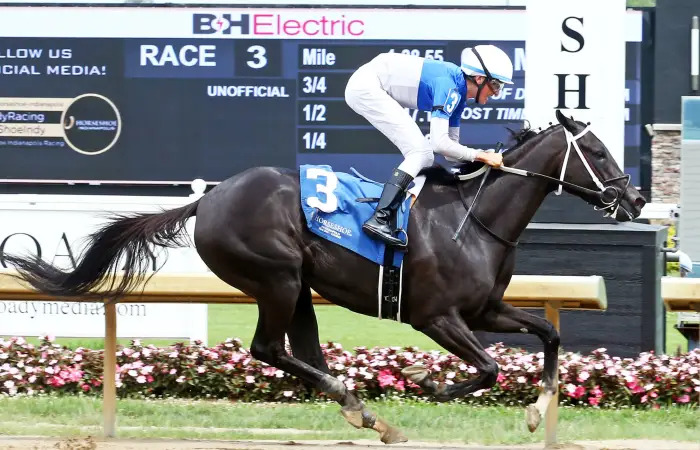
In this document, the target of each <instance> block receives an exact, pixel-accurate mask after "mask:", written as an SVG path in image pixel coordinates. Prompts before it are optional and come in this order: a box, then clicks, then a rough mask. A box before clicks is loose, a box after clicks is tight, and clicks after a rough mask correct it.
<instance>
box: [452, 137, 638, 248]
mask: <svg viewBox="0 0 700 450" xmlns="http://www.w3.org/2000/svg"><path fill="white" fill-rule="evenodd" d="M589 131H590V126H586V128H584V129H583V130H582V131H581V132H580V133H578V134H577V135H574V134H573V133H571V132H570V131H569V130H567V129H566V128H564V133H565V135H566V154H565V155H564V163H563V164H562V167H561V174H560V176H559V178H554V177H550V176H548V175H544V174H541V173H537V172H531V171H529V170H523V169H516V168H514V167H506V166H501V167H500V168H499V170H501V171H503V172H506V173H512V174H514V175H520V176H523V177H535V178H542V179H545V180H548V181H551V182H554V183H556V184H558V188H557V190H556V192H555V195H561V193H562V189H563V188H564V186H566V187H568V188H570V189H573V190H576V191H579V192H582V193H585V194H588V195H591V196H599V197H600V201H601V203H602V204H603V206H597V205H594V209H595V210H597V211H606V213H605V217H609V216H613V217H614V216H615V215H616V214H617V211H618V209H619V208H622V210H623V211H624V212H625V214H627V216H628V217H629V218H630V220H631V219H634V216H632V214H630V212H629V211H627V210H626V209H625V208H624V207H621V206H620V202H621V201H622V196H623V195H624V192H625V191H626V190H627V188H628V187H629V183H630V175H629V174H625V175H621V176H619V177H614V178H609V179H607V180H603V181H601V180H600V177H598V175H597V174H596V173H595V171H594V170H593V168H592V167H591V165H590V164H589V162H588V160H587V159H586V157H585V156H584V154H583V152H582V151H581V148H580V147H579V145H578V142H577V141H578V140H579V139H581V138H582V137H583V136H585V135H586V133H588V132H589ZM572 148H573V149H574V150H575V151H576V153H577V154H578V156H579V158H580V159H581V162H582V163H583V166H584V167H585V168H586V171H587V172H588V174H589V175H590V176H591V179H592V180H593V182H594V183H595V185H596V187H597V188H598V190H597V191H596V190H593V189H589V188H586V187H583V186H580V185H578V184H575V183H571V182H569V181H565V180H564V176H565V175H566V169H567V167H568V164H569V157H570V155H571V149H572ZM490 172H491V167H488V168H487V169H486V172H485V173H484V176H483V177H482V180H481V184H480V185H479V189H478V190H477V192H476V195H475V196H474V200H472V203H471V205H469V206H467V203H466V198H465V195H464V192H463V190H462V183H458V185H457V187H458V189H457V190H458V191H459V196H460V199H461V200H462V203H463V204H464V206H465V207H466V208H467V214H466V216H465V217H464V219H463V220H462V222H461V223H460V225H459V227H458V228H457V231H456V232H455V234H454V235H453V236H452V240H453V241H454V240H457V235H458V234H459V232H460V230H461V229H462V227H463V226H464V224H465V222H466V221H467V218H468V217H469V216H470V214H471V217H472V218H473V219H474V220H475V221H476V222H477V223H478V224H479V225H480V226H481V227H482V228H483V229H484V230H486V231H487V232H488V233H489V234H490V235H491V236H493V237H495V238H496V239H497V240H498V241H500V242H502V243H504V244H506V245H508V246H510V247H515V246H516V245H517V244H518V242H517V241H515V242H512V241H508V240H506V239H503V238H501V237H500V236H498V235H496V234H495V233H494V232H493V231H491V230H490V229H489V228H488V227H487V226H486V225H484V223H483V222H482V221H481V220H479V219H478V218H477V217H476V216H475V215H474V214H473V213H472V209H473V207H474V204H475V203H476V199H477V197H478V196H479V193H480V192H481V188H482V187H483V186H484V182H485V181H486V177H488V175H489V173H490ZM457 178H458V179H459V180H460V181H465V180H467V179H469V178H472V177H471V176H468V175H467V176H465V175H457ZM619 180H625V188H624V190H620V189H619V188H617V187H616V186H613V185H611V184H610V183H613V182H615V181H619ZM606 192H612V199H611V200H609V201H608V200H606Z"/></svg>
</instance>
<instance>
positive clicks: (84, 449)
mask: <svg viewBox="0 0 700 450" xmlns="http://www.w3.org/2000/svg"><path fill="white" fill-rule="evenodd" d="M291 448H293V449H294V450H297V449H298V450H320V449H328V448H331V449H339V450H360V449H388V448H398V449H402V450H425V449H443V450H462V449H466V450H510V449H513V450H535V449H537V450H539V449H542V448H544V446H543V445H542V444H539V445H537V444H528V445H500V446H480V445H461V444H450V443H437V442H411V443H405V444H397V445H392V446H390V447H389V446H386V445H384V444H382V443H379V442H375V441H365V440H356V441H338V440H328V441H296V440H290V441H270V440H259V441H257V440H256V441H197V440H166V439H133V440H132V439H107V440H104V439H93V438H86V439H85V438H74V439H51V438H42V437H8V436H4V437H3V436H0V449H8V450H9V449H14V450H29V449H32V450H48V449H51V450H117V449H119V450H146V449H148V450H166V449H168V450H169V449H173V450H185V449H192V450H214V449H247V450H290V449H291ZM551 448H555V449H561V450H631V449H634V450H700V442H698V443H692V442H677V441H652V440H618V441H580V442H573V443H569V444H559V445H557V446H555V447H551Z"/></svg>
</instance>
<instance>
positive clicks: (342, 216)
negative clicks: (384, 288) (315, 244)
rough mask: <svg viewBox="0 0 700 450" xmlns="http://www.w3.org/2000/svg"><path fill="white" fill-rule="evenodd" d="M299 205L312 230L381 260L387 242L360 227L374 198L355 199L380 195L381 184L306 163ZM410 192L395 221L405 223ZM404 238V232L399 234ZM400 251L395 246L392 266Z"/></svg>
mask: <svg viewBox="0 0 700 450" xmlns="http://www.w3.org/2000/svg"><path fill="white" fill-rule="evenodd" d="M299 183H300V185H301V208H302V210H303V211H304V216H305V218H306V225H307V226H308V227H309V230H310V231H311V232H313V233H314V234H316V235H318V236H321V237H322V238H324V239H327V240H329V241H331V242H334V243H336V244H338V245H341V246H343V247H345V248H347V249H348V250H351V251H353V252H355V253H357V254H359V255H361V256H363V257H365V258H367V259H369V260H370V261H373V262H374V263H376V264H379V265H382V264H383V262H384V251H385V249H386V245H385V244H384V243H383V242H381V241H379V240H375V239H373V238H371V237H369V236H368V235H367V234H366V233H365V232H364V231H362V224H363V223H364V222H365V221H366V220H367V219H369V218H370V217H371V216H372V214H373V213H374V208H375V207H376V205H377V203H376V202H370V203H367V202H358V201H356V199H358V198H367V197H371V198H379V197H380V196H381V195H382V189H383V186H382V185H378V184H376V183H373V182H369V181H365V180H363V179H361V178H358V177H356V176H354V175H350V174H347V173H344V172H334V171H333V169H332V168H331V166H329V165H311V164H305V165H302V166H301V167H300V170H299ZM410 209H411V194H407V195H406V199H405V200H404V202H403V204H402V206H401V207H399V209H398V216H397V218H398V219H397V220H398V221H397V223H398V224H399V228H403V229H404V230H406V229H407V227H408V217H409V213H410ZM399 237H400V238H402V239H403V240H404V241H405V240H406V236H405V235H403V233H402V234H400V235H399ZM403 255H404V252H403V251H399V250H398V249H396V251H395V253H394V261H393V265H394V267H400V266H401V261H402V260H403Z"/></svg>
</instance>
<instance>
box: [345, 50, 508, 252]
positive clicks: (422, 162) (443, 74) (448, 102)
mask: <svg viewBox="0 0 700 450" xmlns="http://www.w3.org/2000/svg"><path fill="white" fill-rule="evenodd" d="M512 78H513V64H512V63H511V61H510V58H509V57H508V55H506V54H505V52H503V50H501V49H499V48H498V47H495V46H493V45H477V46H476V47H474V48H470V49H467V50H466V51H465V52H464V53H463V57H462V66H461V68H460V67H458V66H457V65H455V64H453V63H451V62H445V61H438V60H434V59H425V58H421V57H419V56H412V55H406V54H401V53H381V54H379V55H378V56H376V57H375V58H374V59H373V60H372V61H370V62H368V63H367V64H365V65H363V66H362V67H360V68H359V69H357V71H355V73H353V74H352V76H351V77H350V79H349V80H348V84H347V86H346V88H345V101H346V102H347V104H348V105H349V106H350V107H351V108H352V109H353V110H354V111H355V112H356V113H358V114H360V115H361V116H363V117H364V118H365V119H367V120H368V121H369V123H371V124H372V125H373V126H374V127H375V128H376V129H378V130H379V131H381V132H382V133H383V134H384V135H385V136H386V137H387V138H389V140H391V142H393V143H394V145H396V146H397V147H398V148H399V150H400V151H401V153H402V154H403V156H404V160H403V162H402V163H401V164H399V166H398V167H397V168H395V169H394V171H393V173H392V176H391V178H390V179H389V181H388V182H386V183H385V184H384V189H383V191H382V195H381V198H380V199H379V203H378V204H377V207H376V209H375V211H374V214H373V215H372V217H371V218H370V219H369V220H367V221H366V222H365V223H364V225H363V226H362V229H363V230H364V231H365V233H367V234H369V235H370V236H372V237H374V238H377V239H380V240H382V241H384V242H386V243H387V244H391V245H394V246H397V247H405V244H404V242H403V241H402V240H401V239H399V238H398V237H396V236H395V233H396V229H395V225H394V222H395V221H394V217H395V215H396V208H397V207H398V206H399V205H400V204H401V201H402V200H403V198H404V196H405V193H406V189H407V188H408V186H409V184H410V183H411V181H412V180H413V179H414V178H415V177H416V176H417V175H418V172H420V170H421V169H423V168H425V167H429V166H431V165H432V164H433V159H434V155H433V153H439V154H441V155H444V156H445V157H446V158H447V159H448V160H451V161H464V162H466V161H475V160H476V161H481V162H484V163H486V164H489V165H491V166H493V167H500V166H501V163H502V161H503V158H502V156H501V154H499V153H488V152H483V151H480V150H477V149H473V148H469V147H466V146H464V145H461V144H460V143H459V124H460V118H461V117H462V111H463V110H464V107H465V106H466V101H467V99H468V98H473V99H475V101H476V102H477V103H479V104H482V105H483V104H485V103H486V102H487V101H488V98H489V97H491V96H492V95H497V94H498V93H499V92H500V90H501V88H502V87H503V85H504V84H513V80H512ZM404 108H412V109H419V110H422V111H431V112H432V114H431V119H430V135H429V136H428V139H426V137H424V136H423V133H422V132H421V131H420V128H418V125H416V122H415V121H414V120H413V118H412V117H411V116H410V115H409V114H407V113H406V111H405V110H404ZM428 142H429V143H428Z"/></svg>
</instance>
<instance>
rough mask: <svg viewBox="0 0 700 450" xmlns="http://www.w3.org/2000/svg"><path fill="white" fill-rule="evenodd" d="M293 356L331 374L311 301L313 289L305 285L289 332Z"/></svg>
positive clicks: (302, 287)
mask: <svg viewBox="0 0 700 450" xmlns="http://www.w3.org/2000/svg"><path fill="white" fill-rule="evenodd" d="M287 335H288V336H289V344H290V346H291V348H292V355H293V356H294V357H295V358H297V359H300V360H302V361H303V362H305V363H306V364H308V365H310V366H311V367H314V368H316V369H318V370H320V371H321V372H323V373H327V374H330V373H331V371H330V369H329V368H328V364H326V359H325V358H324V356H323V351H322V350H321V346H320V339H319V337H318V323H317V322H316V313H315V312H314V306H313V303H312V299H311V288H309V286H308V285H306V284H305V283H303V284H302V286H301V292H300V293H299V298H298V299H297V303H296V307H295V308H294V316H293V317H292V323H291V325H290V327H289V331H287Z"/></svg>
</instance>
